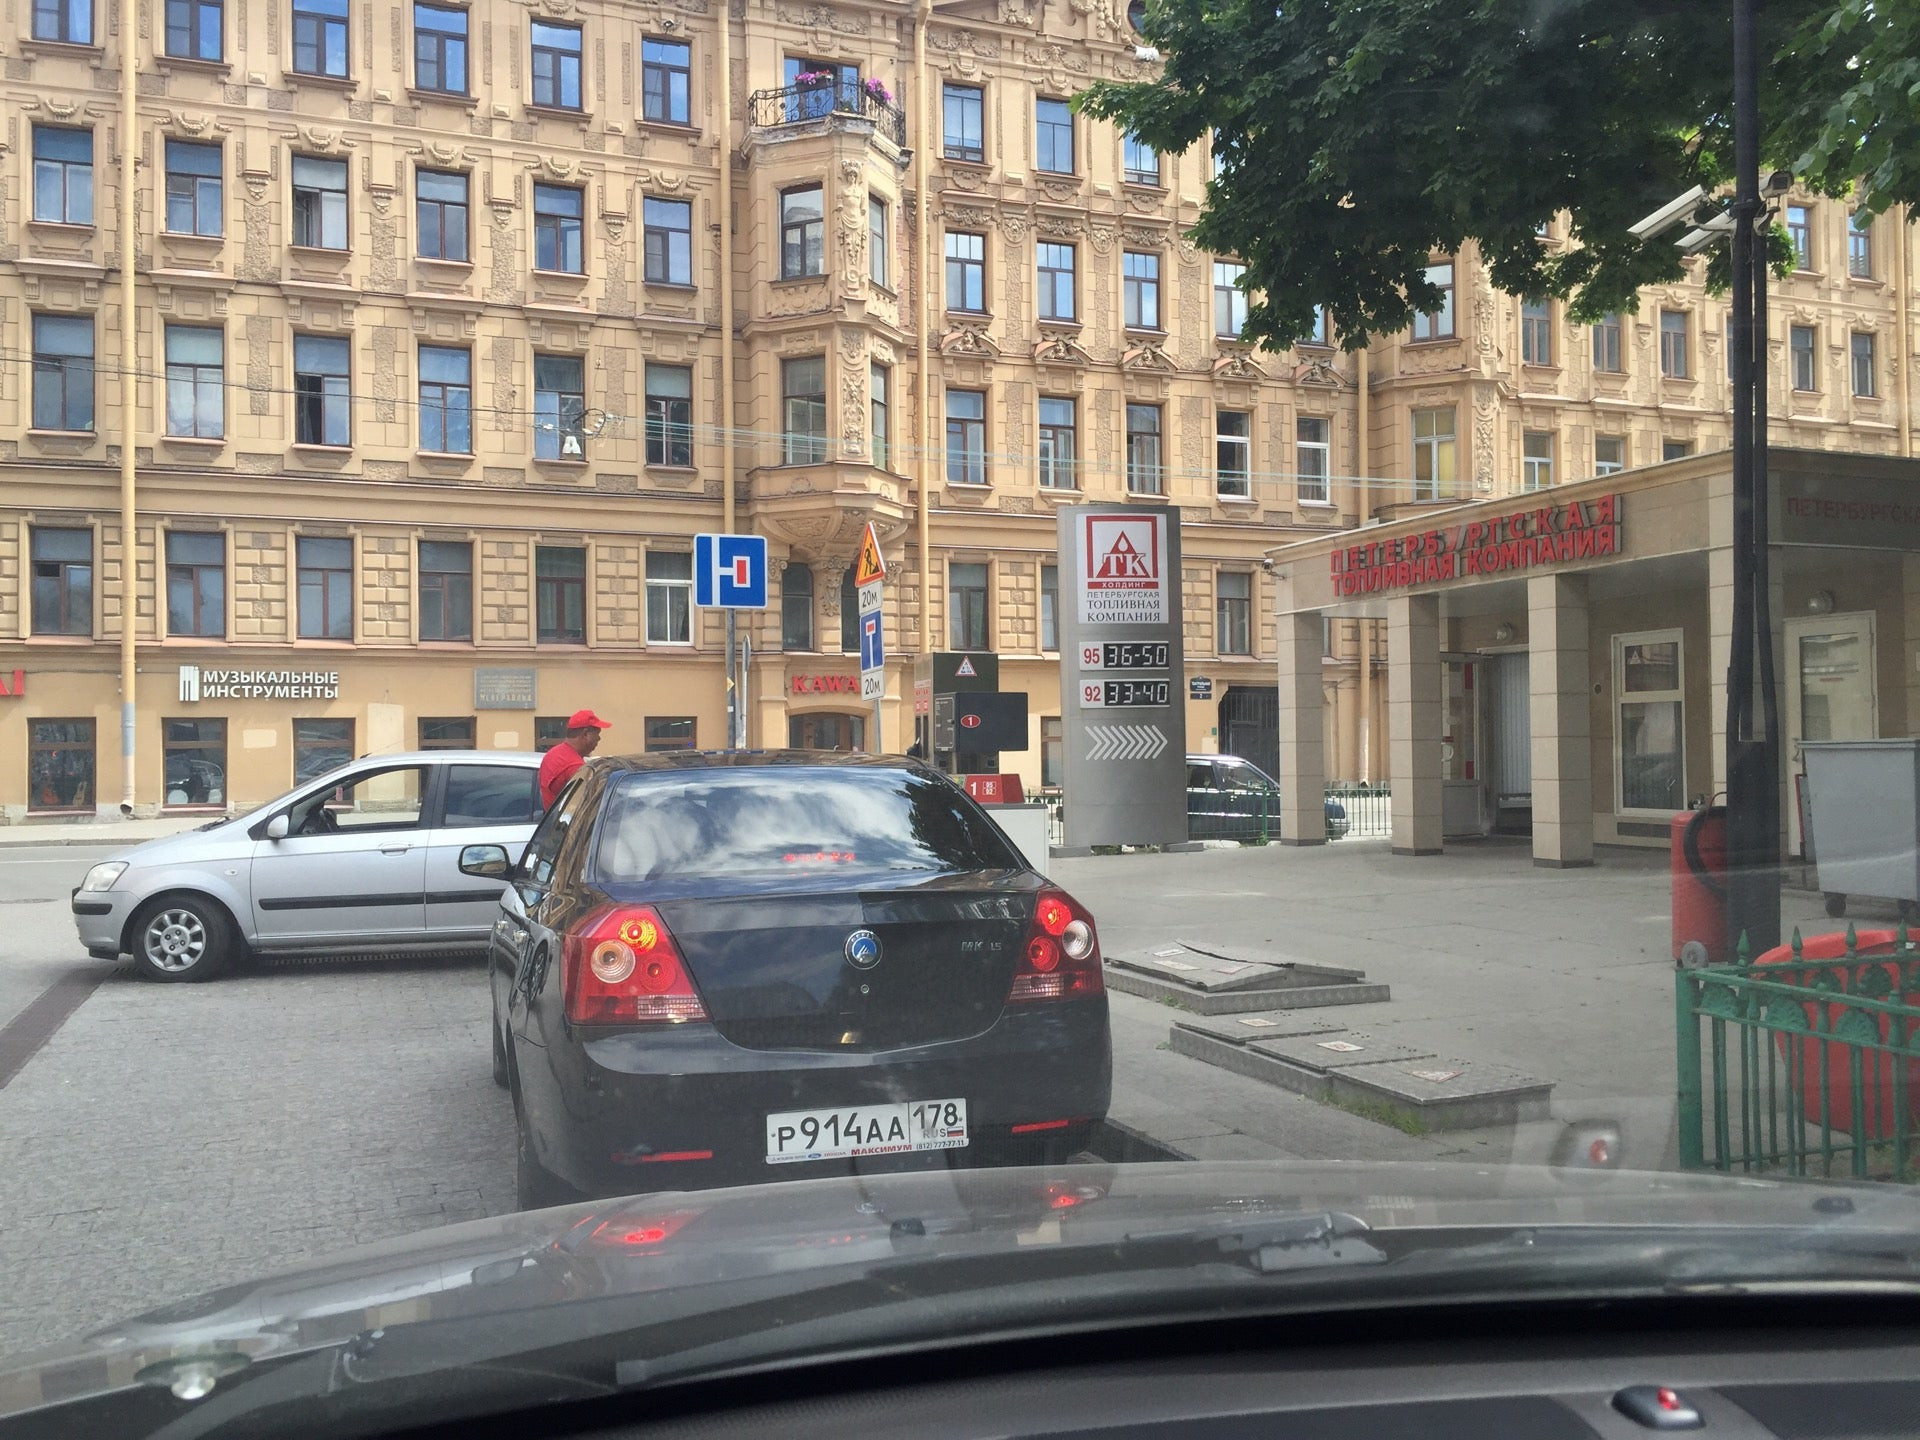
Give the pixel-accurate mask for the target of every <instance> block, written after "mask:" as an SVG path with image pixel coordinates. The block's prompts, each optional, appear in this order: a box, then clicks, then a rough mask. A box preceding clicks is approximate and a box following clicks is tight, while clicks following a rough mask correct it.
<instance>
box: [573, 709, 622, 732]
mask: <svg viewBox="0 0 1920 1440" xmlns="http://www.w3.org/2000/svg"><path fill="white" fill-rule="evenodd" d="M611 728H612V727H611V726H610V725H608V724H607V722H606V721H604V720H602V719H601V718H600V717H599V716H598V715H596V714H594V713H593V711H591V710H576V711H574V712H573V714H571V715H569V716H568V717H567V729H569V730H608V729H611Z"/></svg>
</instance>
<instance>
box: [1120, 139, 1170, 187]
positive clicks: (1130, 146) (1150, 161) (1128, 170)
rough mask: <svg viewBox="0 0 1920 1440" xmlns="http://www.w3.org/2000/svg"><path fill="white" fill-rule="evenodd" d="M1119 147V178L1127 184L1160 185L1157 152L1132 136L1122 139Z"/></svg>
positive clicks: (1158, 155)
mask: <svg viewBox="0 0 1920 1440" xmlns="http://www.w3.org/2000/svg"><path fill="white" fill-rule="evenodd" d="M1121 147H1122V148H1121V159H1120V168H1121V178H1122V179H1124V180H1125V181H1126V182H1127V184H1129V185H1158V184H1159V183H1160V152H1159V151H1158V150H1155V149H1154V148H1153V146H1151V145H1149V144H1147V142H1146V141H1144V140H1142V139H1141V138H1140V137H1139V136H1138V135H1133V134H1128V135H1126V136H1124V137H1123V138H1122V140H1121Z"/></svg>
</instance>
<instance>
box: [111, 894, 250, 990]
mask: <svg viewBox="0 0 1920 1440" xmlns="http://www.w3.org/2000/svg"><path fill="white" fill-rule="evenodd" d="M232 951H233V938H232V936H231V934H230V933H229V931H228V926H227V916H226V912H225V911H223V910H222V909H221V908H220V907H219V906H218V905H215V904H214V903H213V902H212V901H210V900H203V899H201V898H200V897H199V896H197V895H177V896H170V897H168V898H166V899H162V900H157V901H155V902H154V903H153V904H151V905H149V906H148V907H147V908H146V909H145V910H142V911H141V912H140V917H139V919H137V920H135V921H134V925H133V960H134V965H135V968H136V969H138V971H139V972H140V974H142V975H144V976H145V977H146V978H147V979H149V980H165V981H169V982H175V983H177V982H182V981H195V980H211V979H213V978H214V976H216V975H218V974H219V973H220V972H221V971H222V970H224V969H226V968H227V961H228V960H229V959H230V958H231V957H232Z"/></svg>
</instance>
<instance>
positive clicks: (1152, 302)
mask: <svg viewBox="0 0 1920 1440" xmlns="http://www.w3.org/2000/svg"><path fill="white" fill-rule="evenodd" d="M1120 308H1121V319H1122V321H1123V322H1124V323H1125V325H1126V327H1127V328H1128V329H1129V330H1158V329H1159V328H1160V257H1159V256H1158V255H1155V254H1153V253H1152V252H1150V251H1139V250H1127V251H1123V252H1122V254H1121V256H1120Z"/></svg>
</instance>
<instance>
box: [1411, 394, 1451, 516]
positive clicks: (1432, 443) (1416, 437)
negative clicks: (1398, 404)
mask: <svg viewBox="0 0 1920 1440" xmlns="http://www.w3.org/2000/svg"><path fill="white" fill-rule="evenodd" d="M1454 433H1455V432H1454V428H1453V406H1451V405H1441V406H1437V407H1435V408H1434V409H1431V410H1416V411H1414V412H1413V498H1414V499H1416V500H1451V499H1452V498H1453V489H1454V457H1455V449H1454V444H1455V442H1454Z"/></svg>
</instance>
